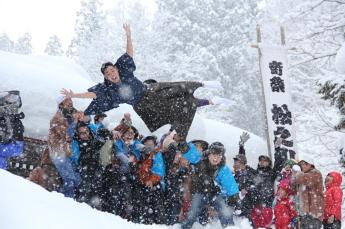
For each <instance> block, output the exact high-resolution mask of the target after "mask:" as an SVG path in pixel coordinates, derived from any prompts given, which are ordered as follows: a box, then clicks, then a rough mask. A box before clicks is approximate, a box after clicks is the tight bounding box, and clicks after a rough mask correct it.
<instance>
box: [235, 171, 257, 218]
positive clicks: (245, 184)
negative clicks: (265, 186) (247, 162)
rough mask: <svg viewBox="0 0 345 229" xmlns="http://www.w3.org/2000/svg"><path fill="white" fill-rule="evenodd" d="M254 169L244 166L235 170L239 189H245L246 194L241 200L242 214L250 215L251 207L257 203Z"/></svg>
mask: <svg viewBox="0 0 345 229" xmlns="http://www.w3.org/2000/svg"><path fill="white" fill-rule="evenodd" d="M256 173H257V172H256V170H254V169H253V168H251V167H249V166H246V168H245V169H244V170H243V171H236V172H235V180H236V182H237V184H238V186H239V190H240V191H241V190H243V189H244V190H246V191H247V194H246V195H245V197H244V198H243V199H242V200H241V210H242V215H244V216H247V217H250V214H251V211H252V209H253V208H254V207H255V205H256V203H257V196H258V194H257V190H256V186H255V176H256Z"/></svg>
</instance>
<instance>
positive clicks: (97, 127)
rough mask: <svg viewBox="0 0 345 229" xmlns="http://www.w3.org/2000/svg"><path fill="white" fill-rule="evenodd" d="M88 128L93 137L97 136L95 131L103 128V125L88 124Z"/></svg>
mask: <svg viewBox="0 0 345 229" xmlns="http://www.w3.org/2000/svg"><path fill="white" fill-rule="evenodd" d="M89 128H90V129H91V131H92V133H93V135H94V136H97V131H98V130H99V129H103V128H105V126H104V125H103V123H91V124H89Z"/></svg>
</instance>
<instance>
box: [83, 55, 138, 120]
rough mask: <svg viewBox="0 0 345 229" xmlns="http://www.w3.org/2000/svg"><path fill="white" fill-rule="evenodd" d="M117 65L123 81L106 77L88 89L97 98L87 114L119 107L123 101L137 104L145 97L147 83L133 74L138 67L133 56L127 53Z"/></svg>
mask: <svg viewBox="0 0 345 229" xmlns="http://www.w3.org/2000/svg"><path fill="white" fill-rule="evenodd" d="M115 66H116V68H117V69H118V71H119V75H120V79H121V82H120V83H112V82H110V81H109V80H106V79H104V82H103V83H99V84H97V85H95V86H93V87H91V88H89V89H88V91H89V92H94V93H95V94H96V96H97V98H95V99H93V100H92V102H91V104H90V105H89V106H88V107H87V108H86V110H85V112H84V113H85V114H86V115H91V114H100V113H103V112H106V111H109V110H111V109H113V108H117V107H119V104H122V103H127V104H130V105H135V104H137V103H138V102H139V101H140V100H141V98H142V97H143V94H144V90H145V85H144V84H143V83H142V82H141V81H140V80H139V79H138V78H136V77H135V76H134V74H133V72H134V71H135V69H136V67H135V63H134V61H133V58H132V57H131V56H129V55H128V54H127V53H125V54H123V55H122V56H121V57H120V58H119V59H118V60H117V61H116V63H115Z"/></svg>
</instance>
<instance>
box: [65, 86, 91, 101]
mask: <svg viewBox="0 0 345 229" xmlns="http://www.w3.org/2000/svg"><path fill="white" fill-rule="evenodd" d="M60 93H61V94H63V95H64V96H66V97H69V98H80V99H95V98H96V93H94V92H82V93H74V92H73V91H72V90H67V89H65V88H63V89H61V91H60Z"/></svg>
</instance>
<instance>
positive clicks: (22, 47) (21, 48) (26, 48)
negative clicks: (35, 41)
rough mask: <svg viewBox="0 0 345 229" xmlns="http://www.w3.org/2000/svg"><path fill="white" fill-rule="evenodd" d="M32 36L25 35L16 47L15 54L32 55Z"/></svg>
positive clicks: (19, 39)
mask: <svg viewBox="0 0 345 229" xmlns="http://www.w3.org/2000/svg"><path fill="white" fill-rule="evenodd" d="M31 39H32V38H31V34H30V33H25V34H24V35H23V36H22V37H20V38H18V41H17V42H16V43H15V45H14V52H15V53H18V54H23V55H28V54H30V53H32V44H31Z"/></svg>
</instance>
